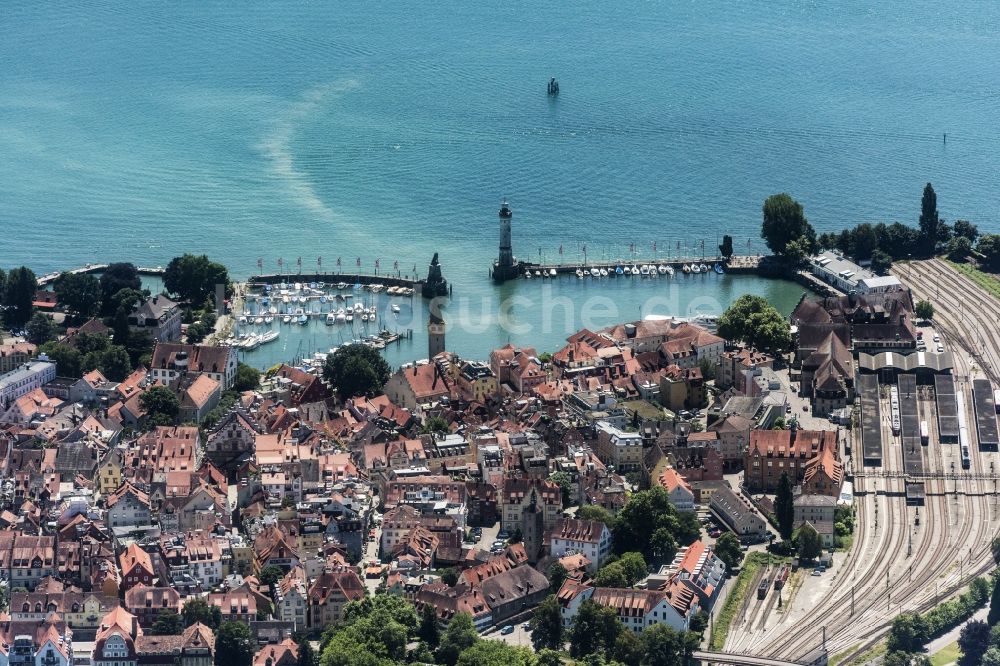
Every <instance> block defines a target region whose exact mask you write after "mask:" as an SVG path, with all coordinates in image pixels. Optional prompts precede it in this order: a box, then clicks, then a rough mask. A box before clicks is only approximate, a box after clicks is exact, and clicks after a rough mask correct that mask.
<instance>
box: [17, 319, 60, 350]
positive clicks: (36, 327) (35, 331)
mask: <svg viewBox="0 0 1000 666" xmlns="http://www.w3.org/2000/svg"><path fill="white" fill-rule="evenodd" d="M24 328H25V331H26V332H27V333H28V342H30V343H31V344H33V345H44V344H45V343H46V342H48V341H49V340H51V339H52V337H53V336H54V335H55V327H54V326H53V325H52V320H51V319H49V318H48V316H47V315H44V314H42V313H41V312H36V313H35V314H33V315H31V319H29V320H28V324H27V326H25V327H24Z"/></svg>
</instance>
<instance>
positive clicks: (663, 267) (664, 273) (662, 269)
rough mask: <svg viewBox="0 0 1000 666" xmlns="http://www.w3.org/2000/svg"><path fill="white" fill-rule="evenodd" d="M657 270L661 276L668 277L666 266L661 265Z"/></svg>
mask: <svg viewBox="0 0 1000 666" xmlns="http://www.w3.org/2000/svg"><path fill="white" fill-rule="evenodd" d="M656 270H657V271H659V273H660V275H666V274H667V267H666V266H664V265H663V264H660V265H659V266H657V267H656Z"/></svg>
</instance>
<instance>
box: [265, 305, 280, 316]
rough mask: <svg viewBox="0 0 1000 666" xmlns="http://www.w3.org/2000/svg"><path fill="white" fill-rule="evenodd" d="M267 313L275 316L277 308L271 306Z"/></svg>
mask: <svg viewBox="0 0 1000 666" xmlns="http://www.w3.org/2000/svg"><path fill="white" fill-rule="evenodd" d="M267 311H268V313H270V314H272V315H276V314H278V308H276V307H274V306H273V305H272V306H271V307H269V308H268V309H267Z"/></svg>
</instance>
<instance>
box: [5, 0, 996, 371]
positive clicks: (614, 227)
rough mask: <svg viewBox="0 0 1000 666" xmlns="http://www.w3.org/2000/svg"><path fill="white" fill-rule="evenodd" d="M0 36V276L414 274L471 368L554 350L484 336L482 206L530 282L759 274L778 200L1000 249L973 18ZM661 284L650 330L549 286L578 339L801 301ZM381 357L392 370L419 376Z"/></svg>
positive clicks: (59, 20)
mask: <svg viewBox="0 0 1000 666" xmlns="http://www.w3.org/2000/svg"><path fill="white" fill-rule="evenodd" d="M0 15H2V19H0V62H3V67H0V155H2V156H3V158H2V159H0V232H2V239H3V242H2V243H0V265H2V266H11V265H19V264H22V263H25V264H28V265H30V266H32V267H33V268H35V269H36V271H37V272H45V271H48V270H54V269H59V268H65V267H70V266H76V265H81V264H83V263H86V262H98V261H113V260H118V259H127V260H132V261H135V262H137V263H140V264H144V265H157V264H166V262H167V261H169V259H170V258H171V257H173V256H175V255H177V254H180V253H181V252H184V251H197V252H206V253H208V254H209V255H210V256H212V257H213V258H215V259H218V260H221V261H223V262H224V263H226V264H227V265H228V266H229V267H230V270H231V272H232V274H233V275H234V276H237V277H246V276H248V275H250V274H252V273H253V272H255V271H256V263H257V260H258V259H262V261H263V264H264V268H265V269H266V270H268V271H275V270H277V260H278V258H279V257H280V258H282V259H283V262H284V265H285V268H286V269H287V268H288V267H293V268H294V267H295V266H296V262H297V260H298V259H299V258H300V257H301V259H302V264H303V266H304V267H306V268H311V267H313V266H316V264H317V258H321V260H322V264H323V266H324V267H329V268H332V267H334V266H335V263H336V260H337V258H338V257H340V258H341V260H342V264H343V265H344V266H345V267H354V265H355V263H356V260H357V258H359V257H360V258H361V259H362V264H363V268H364V269H366V270H370V269H371V268H372V267H373V265H374V261H375V260H376V259H380V262H381V266H382V269H383V270H385V269H387V268H388V267H389V266H391V265H392V264H393V263H394V262H397V261H398V262H399V265H400V267H401V269H404V270H409V271H412V269H413V266H414V265H416V266H417V268H418V270H419V271H421V272H423V271H424V270H426V265H427V263H428V262H429V260H430V257H431V255H432V254H433V253H434V252H435V251H437V252H440V253H441V262H442V264H443V267H444V275H445V277H446V278H448V279H449V280H450V281H451V282H452V283H453V285H454V289H455V298H456V302H455V303H453V304H452V306H451V307H450V308H449V320H451V319H454V320H455V321H456V322H458V321H460V320H461V319H462V317H461V315H460V314H459V313H458V311H457V306H458V305H459V303H458V299H460V298H462V299H466V300H467V302H468V304H469V309H470V311H479V312H482V313H485V314H482V315H481V316H476V317H471V318H470V320H471V321H473V322H474V323H479V324H483V323H485V324H486V328H485V330H482V331H480V330H479V329H478V328H475V327H471V325H463V326H461V327H459V326H456V327H455V333H454V335H452V334H449V345H448V346H449V347H450V348H453V349H455V350H456V351H459V352H462V353H467V354H472V355H477V356H483V355H485V352H486V351H487V350H488V349H489V347H490V346H491V345H494V344H498V343H499V344H502V343H504V342H506V341H507V340H508V339H510V340H511V341H512V342H515V343H516V344H527V343H534V344H536V345H537V346H538V347H539V350H543V349H552V348H554V347H555V346H556V345H557V343H558V342H559V341H560V340H562V339H563V338H564V337H565V335H564V333H563V331H562V329H561V328H559V327H558V326H555V327H554V328H556V329H558V331H557V332H550V333H545V332H544V331H542V329H543V328H544V326H543V325H542V324H543V320H544V314H543V312H542V311H543V309H544V308H543V306H542V305H541V304H538V303H535V304H524V303H515V304H514V306H513V312H514V317H515V318H516V317H521V318H523V319H524V321H525V322H527V323H530V324H532V328H533V330H532V331H531V332H526V333H518V332H512V331H511V330H510V327H509V326H508V327H504V326H500V325H499V324H496V325H492V324H493V323H495V322H494V320H497V319H498V318H499V317H500V316H501V315H500V312H501V311H500V309H499V306H498V303H499V302H500V301H501V300H502V299H510V298H514V297H518V296H523V297H526V298H529V299H536V298H539V297H540V295H541V293H542V291H541V288H542V285H540V284H535V283H527V282H519V283H516V284H512V285H506V286H504V287H503V288H502V289H496V288H494V287H493V286H492V285H491V284H490V283H489V282H488V279H487V271H488V265H489V263H490V261H491V260H492V258H493V257H494V256H495V255H496V245H497V233H498V230H497V217H496V210H497V207H498V204H499V202H500V201H501V199H502V198H504V197H506V198H507V199H509V201H510V203H511V206H512V207H513V209H514V218H513V223H514V246H515V252H516V253H517V254H518V255H519V256H522V257H525V258H531V259H537V258H539V257H542V258H545V259H547V260H554V259H557V258H558V257H560V254H559V249H560V247H562V251H563V254H562V255H561V256H562V257H563V258H564V259H575V258H577V257H579V256H581V255H582V252H583V247H584V246H586V247H587V253H588V256H589V257H591V258H601V257H619V256H627V255H628V248H629V246H630V244H632V243H635V245H636V247H637V248H638V249H639V250H640V251H641V252H642V253H644V254H646V253H650V252H652V249H653V243H654V242H655V243H656V248H657V252H658V253H660V254H661V256H662V255H663V254H665V253H666V252H667V251H669V252H671V253H676V252H677V248H678V245H679V246H680V248H681V251H682V252H683V251H688V252H698V253H700V248H701V244H702V242H704V244H705V247H706V249H707V251H708V252H709V253H711V251H712V249H713V248H714V247H715V245H716V244H717V243H718V239H719V237H720V235H721V234H724V233H730V234H732V235H733V236H734V237H735V239H736V247H737V249H738V250H739V251H747V249H749V250H750V251H754V252H757V251H761V250H762V249H763V242H762V241H761V240H760V239H759V238H758V229H759V224H760V206H761V202H762V201H763V200H764V198H765V197H766V196H768V195H769V194H771V193H774V192H778V191H788V192H790V193H792V194H793V196H795V197H796V198H798V199H799V200H800V201H801V202H802V203H803V204H804V205H805V208H806V214H807V216H808V217H809V218H810V220H811V221H812V222H813V224H814V225H815V226H816V227H817V229H818V230H819V231H824V230H830V229H838V228H841V227H842V226H844V225H848V224H855V223H857V222H861V221H895V220H900V221H904V222H908V223H915V222H916V218H917V216H918V214H919V206H920V194H921V190H922V188H923V185H924V183H926V182H928V181H931V182H933V183H934V185H935V188H936V190H937V192H938V202H939V207H940V209H941V214H942V216H944V217H945V218H947V219H949V220H954V219H956V218H966V219H970V220H972V221H973V222H975V223H977V224H979V226H980V228H981V229H984V230H989V231H1000V223H998V219H1000V216H998V212H1000V211H998V207H1000V198H998V190H997V187H996V178H997V175H998V173H1000V150H998V149H1000V140H998V134H997V129H996V127H997V123H996V119H997V117H998V112H997V109H998V101H1000V39H998V35H1000V5H996V4H994V3H954V4H953V3H948V4H941V3H931V2H911V3H899V4H898V5H894V6H881V5H877V4H876V5H872V3H860V2H845V3H836V4H832V5H831V4H828V3H814V2H793V1H789V0H785V1H780V0H779V1H776V2H773V3H768V4H766V5H761V4H760V3H748V2H732V3H706V2H658V1H655V0H651V1H649V2H628V3H607V2H597V1H596V0H584V1H582V2H578V3H571V4H566V3H558V4H557V3H549V4H547V5H544V6H538V3H528V2H521V1H517V0H512V1H508V2H503V3H500V2H480V3H459V2H439V3H429V4H426V5H414V4H412V3H400V2H385V3H354V4H348V3H336V2H331V3H270V2H268V3H264V2H260V3H252V2H248V3H229V2H179V3H140V2H137V3H110V2H104V1H99V0H95V1H92V2H78V3H72V4H64V5H55V4H50V3H35V2H6V3H4V5H3V9H2V10H0ZM550 76H555V77H557V78H558V79H559V82H560V85H561V93H560V95H559V96H558V97H555V98H552V97H549V96H547V95H546V94H545V83H546V81H547V80H548V78H549V77H550ZM945 133H947V142H945V141H944V140H943V139H944V134H945ZM748 242H749V245H748ZM676 282H677V284H678V285H679V286H677V287H674V288H673V291H674V292H675V295H674V296H672V297H671V298H672V299H673V300H671V302H670V304H668V306H659V305H650V304H649V301H650V299H651V298H654V297H660V296H662V292H664V291H670V289H668V288H667V287H666V286H665V283H664V282H662V281H660V282H656V285H657V286H655V287H653V286H651V285H652V284H653V281H645V282H640V281H632V282H629V283H615V284H614V285H611V284H610V281H607V282H606V283H601V282H591V281H577V280H575V278H574V279H560V280H558V281H555V282H552V283H548V284H549V286H550V288H551V289H552V292H551V294H552V297H560V296H565V297H567V298H569V299H570V300H571V301H572V302H573V308H574V311H575V312H574V318H575V319H576V320H577V321H580V320H582V310H583V307H584V303H585V302H586V301H588V300H591V299H592V298H593V297H595V296H602V297H607V298H609V299H610V300H611V301H613V303H614V305H615V307H617V308H618V309H619V312H620V313H621V318H633V317H636V316H638V313H639V309H640V307H642V306H646V309H647V311H648V310H653V311H657V308H659V310H663V309H666V308H668V307H669V309H671V310H672V313H674V314H684V313H685V311H686V310H688V309H690V308H689V305H690V304H691V303H695V305H696V306H697V307H698V308H700V309H706V308H707V306H706V305H705V303H702V302H701V301H713V302H714V303H715V304H716V305H717V306H718V307H724V306H725V305H726V304H727V303H728V302H729V300H731V298H733V297H734V296H735V295H739V294H740V293H743V292H748V291H749V292H755V293H762V294H764V295H767V296H768V297H769V298H771V299H772V300H773V301H774V302H775V303H776V304H777V305H779V306H780V307H782V308H783V309H785V310H788V309H790V308H791V307H792V306H793V305H794V303H795V301H796V300H797V298H798V297H799V295H800V294H801V288H799V287H797V286H795V285H787V284H784V283H775V282H770V281H765V280H760V279H757V278H731V277H722V278H719V277H718V276H714V275H710V276H704V277H702V278H698V279H697V280H695V279H688V280H686V281H685V280H680V279H678V280H677V281H676ZM491 302H492V303H493V305H492V306H489V303H491ZM484 303H486V304H487V305H484ZM703 306H705V307H703ZM490 307H492V308H493V309H492V310H491V309H490ZM415 310H419V308H415ZM645 313H646V312H644V314H645ZM401 314H402V313H401ZM400 326H401V327H411V328H415V329H418V330H420V329H422V322H420V321H416V320H414V321H412V322H409V323H406V322H400ZM312 327H313V326H312V325H310V326H309V327H306V328H312ZM473 328H474V329H475V330H472V329H473ZM325 330H326V329H325V328H322V327H321V328H320V330H317V331H315V333H313V332H310V333H308V334H306V333H304V332H303V333H301V334H300V333H294V334H291V333H289V334H288V335H287V340H286V335H285V334H284V333H283V335H282V339H281V341H280V342H276V343H272V344H271V345H269V346H268V347H265V348H261V351H260V352H258V353H257V354H256V355H254V356H257V355H261V356H260V361H261V363H260V364H263V363H264V362H266V361H269V360H271V359H270V356H271V355H275V356H276V355H278V354H279V352H277V351H276V352H274V353H273V354H272V353H271V352H270V351H268V352H266V354H265V350H267V349H269V348H273V349H277V348H278V345H282V346H284V347H286V348H285V349H283V350H282V351H281V352H280V353H282V354H287V353H288V348H297V347H298V346H299V344H298V343H297V342H296V341H295V339H296V336H299V338H300V339H301V336H305V339H307V340H312V339H313V338H314V337H315V338H317V339H316V340H315V344H310V345H308V346H309V347H315V348H316V349H320V348H324V346H326V347H329V346H333V344H335V340H327V339H321V338H322V336H323V335H325V334H324V333H323V331H325ZM519 330H520V329H519ZM333 337H334V338H335V337H336V336H333ZM328 342H331V344H327V343H328ZM405 344H406V343H404V345H403V346H400V347H399V348H398V350H397V351H395V352H391V353H390V357H391V358H392V360H393V361H394V362H401V361H402V360H410V358H411V357H413V356H416V357H418V358H419V357H423V356H425V355H426V353H425V350H426V346H425V343H424V341H423V339H422V338H420V337H415V338H414V339H413V341H412V342H411V343H410V345H411V346H412V348H411V349H405V348H404V347H405ZM307 351H308V350H307ZM312 351H315V349H312ZM265 356H267V358H265Z"/></svg>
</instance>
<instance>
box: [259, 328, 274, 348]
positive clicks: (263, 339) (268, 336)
mask: <svg viewBox="0 0 1000 666" xmlns="http://www.w3.org/2000/svg"><path fill="white" fill-rule="evenodd" d="M277 339H278V331H274V330H272V331H268V332H267V333H265V334H264V335H262V336H260V344H262V345H264V344H267V343H268V342H273V341H275V340H277Z"/></svg>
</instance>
